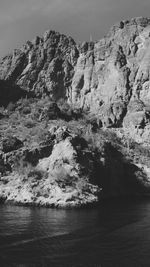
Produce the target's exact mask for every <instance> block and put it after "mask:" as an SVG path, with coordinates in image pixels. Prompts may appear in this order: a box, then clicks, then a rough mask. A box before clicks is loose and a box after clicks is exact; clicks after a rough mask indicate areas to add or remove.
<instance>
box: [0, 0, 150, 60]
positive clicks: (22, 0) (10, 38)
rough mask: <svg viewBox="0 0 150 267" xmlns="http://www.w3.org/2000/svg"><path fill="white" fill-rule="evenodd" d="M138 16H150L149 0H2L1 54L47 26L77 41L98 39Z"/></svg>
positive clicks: (40, 33)
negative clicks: (118, 24)
mask: <svg viewBox="0 0 150 267" xmlns="http://www.w3.org/2000/svg"><path fill="white" fill-rule="evenodd" d="M139 16H143V17H150V0H0V57H2V56H4V55H6V54H7V53H9V52H10V51H12V50H13V49H14V48H19V47H20V46H21V45H22V44H24V43H25V42H26V41H27V40H33V39H34V37H35V36H37V35H39V36H41V35H43V33H44V32H45V31H46V30H48V29H51V30H56V31H59V32H60V33H63V34H67V35H70V36H72V37H73V38H74V40H75V41H76V42H82V41H89V40H90V36H92V39H93V40H98V39H100V38H102V37H103V36H104V35H105V34H106V33H107V32H108V31H109V29H110V27H111V26H112V25H113V24H115V23H116V22H118V21H121V20H123V19H130V18H133V17H139Z"/></svg>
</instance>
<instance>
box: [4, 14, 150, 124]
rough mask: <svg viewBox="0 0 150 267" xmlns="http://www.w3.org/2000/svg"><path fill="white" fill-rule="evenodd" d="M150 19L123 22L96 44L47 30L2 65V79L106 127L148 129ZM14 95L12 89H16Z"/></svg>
mask: <svg viewBox="0 0 150 267" xmlns="http://www.w3.org/2000/svg"><path fill="white" fill-rule="evenodd" d="M149 50H150V19H147V18H135V19H131V20H129V21H121V22H120V23H118V24H117V25H115V26H113V27H112V28H111V30H110V32H109V33H108V34H107V35H106V36H105V37H104V38H103V39H101V40H99V41H97V42H84V43H82V44H80V45H78V44H76V43H75V41H74V40H73V39H72V38H71V37H67V36H65V35H61V34H59V33H57V32H54V31H46V32H45V34H44V35H43V37H36V38H35V39H34V40H33V41H32V42H29V41H28V42H27V43H26V44H25V45H24V46H23V47H21V49H18V50H14V51H13V53H12V54H10V55H8V56H6V57H4V58H2V59H1V61H0V79H1V80H6V81H9V82H12V83H13V84H15V85H17V86H19V87H20V89H22V90H23V89H25V90H26V91H32V92H34V93H35V95H36V96H41V95H44V94H48V95H50V96H51V97H52V98H53V99H55V100H58V99H60V98H63V99H66V100H67V101H68V102H69V103H71V105H72V106H76V107H80V108H81V109H82V110H85V111H90V112H91V113H92V114H95V115H96V116H97V117H98V119H99V120H100V121H101V122H102V125H103V126H106V127H108V126H109V127H110V126H111V127H120V126H122V124H123V125H124V127H126V128H128V127H129V128H130V127H131V126H132V127H133V128H135V127H144V126H146V127H149V126H147V125H149V98H150V94H149V69H150V63H149V56H150V52H149ZM12 90H13V88H12Z"/></svg>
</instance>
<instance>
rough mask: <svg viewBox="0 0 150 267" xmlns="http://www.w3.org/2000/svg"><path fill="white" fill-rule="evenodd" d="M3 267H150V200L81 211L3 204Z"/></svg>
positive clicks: (0, 223)
mask: <svg viewBox="0 0 150 267" xmlns="http://www.w3.org/2000/svg"><path fill="white" fill-rule="evenodd" d="M0 266H1V267H3V266H8V267H9V266H10V267H11V266H12V267H16V266H19V267H30V266H32V267H36V266H37V267H38V266H39V267H40V266H48V267H49V266H50V267H51V266H52V267H79V266H80V267H82V266H83V267H94V266H95V267H100V266H101V267H110V266H111V267H120V266H121V267H123V266H126V267H128V266H129V267H130V266H131V267H134V266H135V267H140V266H144V267H145V266H150V200H136V201H135V200H131V199H130V200H128V201H123V200H122V201H120V200H116V201H108V202H105V201H103V202H102V203H101V205H100V206H99V207H97V208H94V209H81V210H54V209H44V208H27V207H13V206H4V205H2V206H0Z"/></svg>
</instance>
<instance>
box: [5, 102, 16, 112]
mask: <svg viewBox="0 0 150 267" xmlns="http://www.w3.org/2000/svg"><path fill="white" fill-rule="evenodd" d="M15 108H16V104H14V103H12V102H10V103H9V104H8V106H7V108H6V109H7V110H8V112H12V111H14V110H15Z"/></svg>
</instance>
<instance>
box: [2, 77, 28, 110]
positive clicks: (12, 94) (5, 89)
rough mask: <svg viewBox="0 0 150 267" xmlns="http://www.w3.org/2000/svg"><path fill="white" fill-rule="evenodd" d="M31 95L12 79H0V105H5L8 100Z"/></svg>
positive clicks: (11, 100)
mask: <svg viewBox="0 0 150 267" xmlns="http://www.w3.org/2000/svg"><path fill="white" fill-rule="evenodd" d="M31 96H33V93H31V92H27V91H26V90H23V89H22V88H20V87H19V86H18V85H16V84H15V83H13V82H12V81H8V80H7V81H5V80H0V106H4V107H6V106H7V105H8V104H9V103H10V102H15V101H17V100H19V99H20V98H24V97H31Z"/></svg>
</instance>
